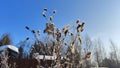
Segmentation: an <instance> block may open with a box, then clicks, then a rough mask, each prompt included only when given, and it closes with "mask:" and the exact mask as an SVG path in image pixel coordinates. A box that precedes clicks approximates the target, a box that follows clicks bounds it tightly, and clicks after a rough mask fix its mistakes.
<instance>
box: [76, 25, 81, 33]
mask: <svg viewBox="0 0 120 68" xmlns="http://www.w3.org/2000/svg"><path fill="white" fill-rule="evenodd" d="M80 27H81V25H80V24H78V25H77V32H79V28H80Z"/></svg>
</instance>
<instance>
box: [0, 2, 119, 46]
mask: <svg viewBox="0 0 120 68" xmlns="http://www.w3.org/2000/svg"><path fill="white" fill-rule="evenodd" d="M43 8H48V9H49V11H52V10H54V9H56V10H57V14H56V15H55V17H54V23H55V24H56V26H57V27H60V28H62V27H63V26H64V25H66V24H69V23H72V22H73V21H75V20H77V19H78V18H79V19H80V21H85V23H86V25H85V31H84V32H83V35H85V34H86V33H87V34H88V35H89V36H90V37H91V38H92V39H95V38H101V39H102V40H103V41H104V42H105V43H107V42H108V40H109V38H110V39H112V40H113V41H114V42H115V43H116V44H117V45H120V43H119V41H120V19H119V18H120V0H1V1H0V36H1V35H2V34H4V33H9V34H10V35H11V38H12V39H13V41H14V43H13V44H17V43H18V42H19V41H21V40H24V39H25V37H26V36H31V33H30V32H29V31H27V30H26V29H25V28H24V27H25V26H26V25H28V26H30V27H31V28H33V29H36V30H37V29H40V30H41V31H42V30H43V28H45V23H46V21H45V19H44V18H43V17H42V15H41V13H42V12H43Z"/></svg>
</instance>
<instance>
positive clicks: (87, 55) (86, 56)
mask: <svg viewBox="0 0 120 68" xmlns="http://www.w3.org/2000/svg"><path fill="white" fill-rule="evenodd" d="M90 56H91V52H88V53H87V54H86V55H85V57H84V58H83V59H84V60H87V59H89V58H90Z"/></svg>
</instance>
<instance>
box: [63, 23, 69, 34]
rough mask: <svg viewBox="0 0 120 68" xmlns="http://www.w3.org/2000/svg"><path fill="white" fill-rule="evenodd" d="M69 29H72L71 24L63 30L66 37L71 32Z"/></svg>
mask: <svg viewBox="0 0 120 68" xmlns="http://www.w3.org/2000/svg"><path fill="white" fill-rule="evenodd" d="M69 29H70V25H69V24H68V25H67V26H65V27H64V28H63V32H64V35H65V36H66V35H67V33H68V32H69Z"/></svg>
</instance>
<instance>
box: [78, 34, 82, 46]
mask: <svg viewBox="0 0 120 68" xmlns="http://www.w3.org/2000/svg"><path fill="white" fill-rule="evenodd" d="M78 40H79V42H80V44H82V39H81V36H80V34H78Z"/></svg>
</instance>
